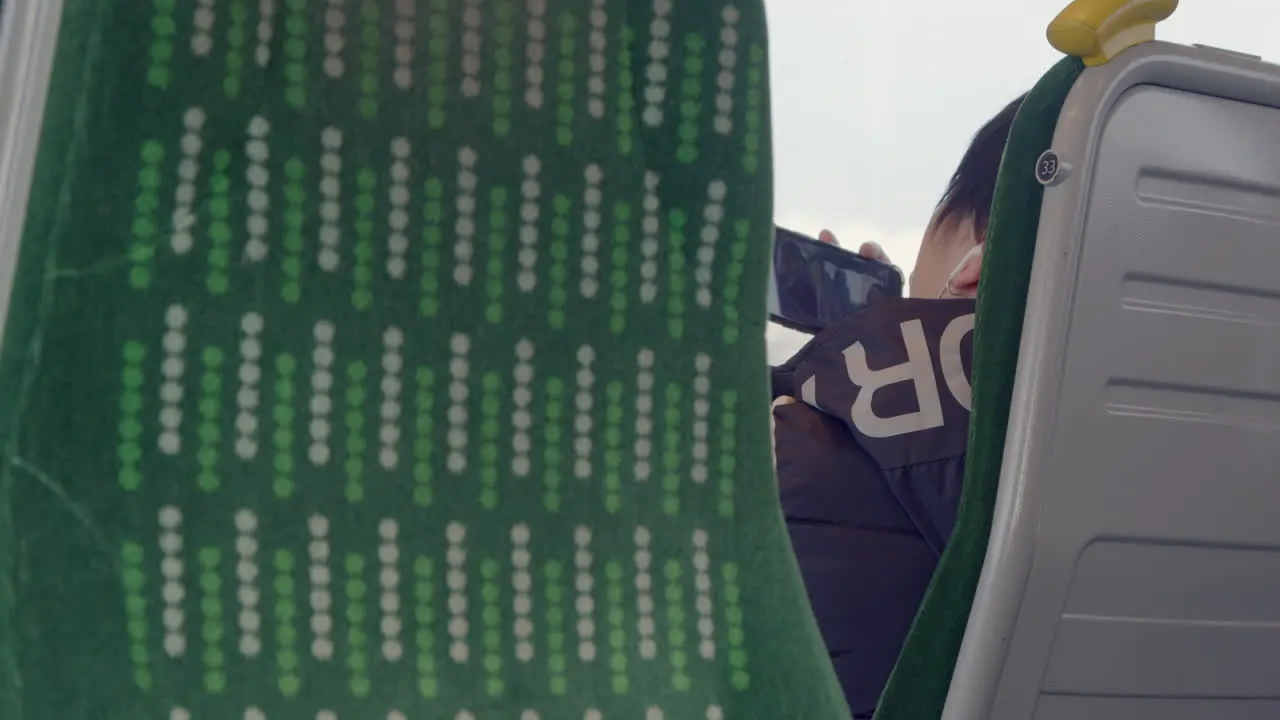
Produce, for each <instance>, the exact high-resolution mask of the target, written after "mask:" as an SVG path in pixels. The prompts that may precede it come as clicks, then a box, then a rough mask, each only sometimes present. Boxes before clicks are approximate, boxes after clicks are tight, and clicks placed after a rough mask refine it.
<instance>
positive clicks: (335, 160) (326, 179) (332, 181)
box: [317, 10, 342, 272]
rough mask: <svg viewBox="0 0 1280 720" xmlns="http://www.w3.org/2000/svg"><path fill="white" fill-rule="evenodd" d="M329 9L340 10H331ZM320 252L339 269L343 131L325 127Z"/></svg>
mask: <svg viewBox="0 0 1280 720" xmlns="http://www.w3.org/2000/svg"><path fill="white" fill-rule="evenodd" d="M330 12H341V11H334V10H330ZM320 145H321V148H322V150H323V152H322V153H321V155H320V253H319V254H318V255H317V262H318V263H319V265H320V269H321V270H324V271H325V272H333V271H334V270H337V269H338V261H339V254H338V243H339V241H340V239H341V237H342V230H341V229H340V225H339V224H338V223H339V222H340V221H341V219H342V204H341V199H340V198H341V197H342V180H341V179H340V177H339V173H340V172H342V131H341V130H339V129H337V128H335V127H329V128H325V129H324V132H322V133H320Z"/></svg>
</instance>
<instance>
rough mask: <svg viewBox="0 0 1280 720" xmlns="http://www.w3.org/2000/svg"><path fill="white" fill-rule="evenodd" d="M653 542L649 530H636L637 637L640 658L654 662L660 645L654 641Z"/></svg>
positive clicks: (655, 628)
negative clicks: (650, 545)
mask: <svg viewBox="0 0 1280 720" xmlns="http://www.w3.org/2000/svg"><path fill="white" fill-rule="evenodd" d="M651 540H652V538H651V536H650V534H649V528H647V527H645V526H643V525H641V526H639V527H637V528H636V532H635V543H636V556H635V560H636V635H637V636H638V637H639V638H640V657H642V658H644V659H645V660H653V659H654V658H656V657H657V656H658V643H657V641H656V640H655V639H654V638H655V635H656V632H657V627H656V625H655V624H654V621H653V575H652V574H651V573H650V572H649V571H650V570H651V569H652V567H653V554H652V553H651V552H650V551H649V542H650V541H651Z"/></svg>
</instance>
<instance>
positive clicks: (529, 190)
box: [516, 155, 542, 293]
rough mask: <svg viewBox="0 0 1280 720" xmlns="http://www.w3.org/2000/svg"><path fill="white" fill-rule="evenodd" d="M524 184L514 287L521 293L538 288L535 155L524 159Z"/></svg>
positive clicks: (538, 188) (538, 191)
mask: <svg viewBox="0 0 1280 720" xmlns="http://www.w3.org/2000/svg"><path fill="white" fill-rule="evenodd" d="M523 165H524V182H523V183H521V184H520V195H521V197H522V198H523V202H522V203H521V204H520V255H519V258H518V259H519V263H520V274H519V275H518V276H517V277H516V285H517V286H518V287H519V288H520V290H521V292H526V293H528V292H533V290H534V288H536V287H537V286H538V274H537V270H538V215H539V214H540V213H539V209H538V197H539V196H540V195H541V194H542V186H541V184H540V183H539V182H538V173H539V172H540V171H541V170H542V163H541V162H540V161H539V160H538V157H537V156H536V155H528V156H526V157H525V159H524V163H523Z"/></svg>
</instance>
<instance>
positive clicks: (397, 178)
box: [387, 0, 413, 280]
mask: <svg viewBox="0 0 1280 720" xmlns="http://www.w3.org/2000/svg"><path fill="white" fill-rule="evenodd" d="M403 1H404V0H401V2H403ZM412 153H413V146H412V145H411V144H410V143H409V140H408V138H403V137H398V138H396V139H395V140H392V141H391V157H392V161H391V189H390V190H389V191H388V192H389V194H390V197H389V198H388V199H389V200H390V201H391V212H390V213H389V214H388V215H387V225H388V226H390V228H391V232H390V234H388V235H387V275H388V276H390V277H391V278H394V279H396V280H403V279H404V275H405V270H407V269H408V264H407V262H406V261H405V256H406V255H407V254H408V252H409V236H408V234H407V232H408V229H409V201H410V199H411V195H410V192H409V176H410V172H409V156H410V155H411V154H412Z"/></svg>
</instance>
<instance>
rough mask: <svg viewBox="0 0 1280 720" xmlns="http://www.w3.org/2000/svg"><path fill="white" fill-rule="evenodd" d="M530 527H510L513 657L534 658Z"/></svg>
mask: <svg viewBox="0 0 1280 720" xmlns="http://www.w3.org/2000/svg"><path fill="white" fill-rule="evenodd" d="M531 563H532V558H531V556H530V554H529V526H528V525H525V524H524V523H520V524H517V525H515V526H514V527H512V528H511V586H512V588H513V589H514V590H515V593H514V595H513V596H512V601H511V606H512V608H511V609H512V616H513V617H514V618H515V620H514V621H513V622H512V628H511V629H512V632H513V633H514V634H515V637H516V659H517V660H519V661H520V662H522V663H523V662H529V661H530V660H532V659H533V597H532V593H531V590H532V589H533V576H532V575H531V574H530V572H529V566H530V565H531Z"/></svg>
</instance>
